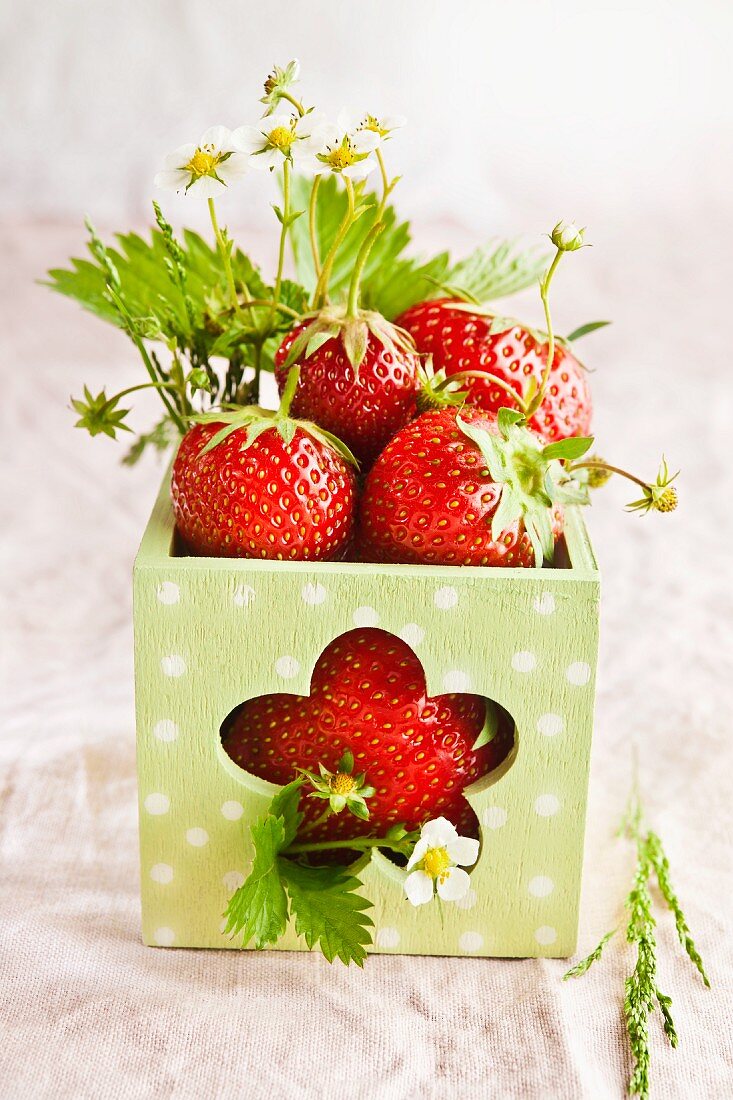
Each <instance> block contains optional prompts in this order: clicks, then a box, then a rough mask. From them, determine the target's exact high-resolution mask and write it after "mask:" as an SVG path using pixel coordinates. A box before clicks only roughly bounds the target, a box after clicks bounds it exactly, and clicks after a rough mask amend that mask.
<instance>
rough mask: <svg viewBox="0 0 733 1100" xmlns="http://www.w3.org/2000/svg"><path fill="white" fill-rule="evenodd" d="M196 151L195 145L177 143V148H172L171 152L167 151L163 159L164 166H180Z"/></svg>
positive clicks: (186, 162)
mask: <svg viewBox="0 0 733 1100" xmlns="http://www.w3.org/2000/svg"><path fill="white" fill-rule="evenodd" d="M195 152H196V146H195V145H191V144H188V145H179V146H178V148H177V149H174V150H173V152H172V153H169V154H168V156H167V157H165V159H164V160H163V167H164V168H182V167H183V166H184V164H188V162H189V161H190V159H191V157H192V156H193V155H194V153H195Z"/></svg>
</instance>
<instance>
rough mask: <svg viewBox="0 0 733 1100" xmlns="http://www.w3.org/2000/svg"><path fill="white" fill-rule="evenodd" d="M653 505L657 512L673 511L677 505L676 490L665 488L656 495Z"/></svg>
mask: <svg viewBox="0 0 733 1100" xmlns="http://www.w3.org/2000/svg"><path fill="white" fill-rule="evenodd" d="M654 507H655V508H656V510H657V511H658V512H674V510H675V508H676V507H677V490H676V489H672V488H670V489H665V490H664V492H663V493H661V494H660V496H658V497H657V500H656V502H655V504H654Z"/></svg>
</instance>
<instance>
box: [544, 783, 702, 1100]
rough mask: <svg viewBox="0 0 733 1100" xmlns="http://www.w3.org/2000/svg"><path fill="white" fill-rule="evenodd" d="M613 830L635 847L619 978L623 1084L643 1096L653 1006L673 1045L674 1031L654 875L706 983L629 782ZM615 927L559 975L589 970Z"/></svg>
mask: <svg viewBox="0 0 733 1100" xmlns="http://www.w3.org/2000/svg"><path fill="white" fill-rule="evenodd" d="M619 834H620V835H623V836H625V837H626V838H627V839H629V840H631V841H633V842H634V844H635V847H636V869H635V871H634V879H633V882H632V886H631V890H630V891H629V893H628V895H627V897H626V901H625V909H626V911H627V913H628V923H627V926H626V940H627V942H628V943H630V944H632V945H634V946H635V948H636V961H635V964H634V969H633V971H632V972H631V974H630V975H629V977H628V978H626V980H625V982H624V1001H623V1012H624V1019H625V1022H626V1030H627V1033H628V1036H629V1047H630V1050H631V1056H632V1060H633V1069H632V1072H631V1077H630V1079H629V1083H628V1091H629V1094H630V1095H632V1096H639V1097H641V1100H647V1098H648V1096H649V1087H650V1084H649V1071H650V1066H651V1040H650V1034H649V1020H650V1018H651V1016H652V1015H653V1013H654V1011H655V1010H656V1009H659V1013H660V1016H661V1023H662V1027H663V1030H664V1034H665V1035H666V1037H667V1040H668V1042H669V1044H670V1046H672V1047H676V1046H677V1044H678V1035H677V1029H676V1027H675V1023H674V1018H673V1016H672V998H671V997H670V996H668V995H667V994H666V993H663V992H662V990H661V989H660V988H659V985H658V984H657V939H656V931H655V930H656V923H657V922H656V920H655V918H654V914H653V900H652V893H651V888H650V884H651V882H652V880H653V879H656V882H657V885H658V887H659V893H660V894H661V897H662V899H663V900H664V902H665V903H666V905H667V908H668V909H669V910H670V912H671V913H672V915H673V916H674V920H675V925H676V928H677V935H678V937H679V941H680V943H681V944H682V947H683V949H684V951H685V952H686V954H687V955H688V957H689V958H690V960H691V962H692V963H693V965H694V966H695V967H696V969H697V970H698V971H699V973H700V976H701V977H702V980H703V982H704V983H705V985H706V986H708V987H709V986H710V980H709V978H708V976H707V974H706V972H705V967H704V965H703V961H702V959H701V957H700V953H699V952H698V950H697V948H696V946H695V942H694V940H693V939H692V936H691V935H690V929H689V926H688V924H687V920H686V918H685V915H684V912H683V910H682V907H681V905H680V902H679V899H678V897H677V894H676V893H675V890H674V887H673V886H672V882H671V879H670V869H669V861H668V859H667V856H666V854H665V851H664V847H663V845H662V841H661V839H660V838H659V835H658V834H657V833H655V832H654V831H653V830H651V829H646V828H645V826H644V821H643V811H642V805H641V799H640V796H639V790H638V786H637V784H636V782H634V785H633V788H632V792H631V795H630V798H629V803H628V806H627V808H626V812H625V814H624V817H623V820H622V823H621V827H620V829H619ZM617 931H618V929H616V928H615V929H612V930H611V931H610V932H607V933H606V934H605V936H604V937H603V938H602V939H601V941H600V943H598V945H597V946H596V947H595V948H594V949H593V951H591V953H590V954H589V955H586V957H585V958H584V959H581V960H580V962H578V963H576V964H575V965H574V966H572V967H571V968H570V969H569V970H568V971H567V972H566V974H565V975H564V976H563V980H567V979H568V978H579V977H581V976H582V975H583V974H585V973H587V971H588V970H590V968H591V966H592V965H593V963H595V962H597V961H598V960H599V959H600V958H601V955H602V953H603V950H604V948H605V946H606V944H607V943H608V942H609V940H611V939H612V938H613V936H614V935H615V933H616V932H617Z"/></svg>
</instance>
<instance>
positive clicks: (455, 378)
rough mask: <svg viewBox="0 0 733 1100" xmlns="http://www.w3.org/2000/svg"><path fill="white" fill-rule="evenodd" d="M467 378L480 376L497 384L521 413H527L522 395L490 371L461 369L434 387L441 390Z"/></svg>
mask: <svg viewBox="0 0 733 1100" xmlns="http://www.w3.org/2000/svg"><path fill="white" fill-rule="evenodd" d="M468 378H480V379H482V380H483V381H484V382H486V381H489V382H491V383H492V384H493V385H495V386H499V387H500V388H501V389H502V390H504V391H505V392H506V393H507V394H508V395H509V396H510V397H511V398H512V400H513V401H514V402H515V403H516V404H517V405H518V406H519V408H520V409H521V411H522V412H523V413H525V414H526V413H527V406H526V404H525V402H524V399H523V398H522V395H521V394H519V393H517V391H516V390H514V389H512V387H511V386H510V385H509V383H508V382H505V381H504V380H503V379H502V378H498V377H497V376H496V375H495V374H491V372H490V371H485V370H462V371H459V372H458V373H457V374H451V375H449V376H448V377H447V378H446V379H445V381H444V382H441V383H440V385H438V386H436V389H437V390H438V391H440V390H443V389H445V388H446V387H447V386H448V385H450V383H451V382H458V384H459V385H460V383H461V382H463V381H464V380H465V379H468Z"/></svg>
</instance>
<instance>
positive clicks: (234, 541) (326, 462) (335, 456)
mask: <svg viewBox="0 0 733 1100" xmlns="http://www.w3.org/2000/svg"><path fill="white" fill-rule="evenodd" d="M296 377H297V371H296V372H295V373H294V376H293V382H292V383H291V384H290V386H289V392H288V394H287V395H286V397H285V398H284V399H283V403H282V404H281V406H280V410H279V412H278V413H274V414H273V413H267V412H265V411H262V410H259V409H246V408H245V409H240V410H235V411H233V412H221V413H212V414H209V415H208V416H207V418H206V422H205V423H199V424H196V425H194V427H193V428H191V429H190V431H188V432H187V433H186V435H185V436H184V437H183V440H182V442H181V446H180V448H179V450H178V454H177V456H176V460H175V463H174V465H173V480H172V485H171V491H172V495H173V507H174V511H175V515H176V526H177V528H178V531H179V533H180V535H181V537H182V539H183V541H184V543H185V544H186V546H187V548H188V549H189V551H190V552H192V553H194V554H209V555H214V556H220V557H244V558H275V559H277V560H283V559H286V560H308V561H329V560H334V559H337V558H340V557H343V555H344V553H345V552H346V550H347V548H348V545H349V541H350V538H351V533H352V528H353V523H354V516H355V505H356V495H355V477H354V474H353V473H352V470H351V468H350V466H349V464H348V461H347V457H348V452H347V451H345V449H343V448H342V447H341V446H340V444H339V441H338V440H335V439H333V437H330V436H328V435H327V434H326V433H324V432H322V431H320V429H318V428H316V427H315V425H309V424H307V423H304V422H302V421H295V420H290V419H289V418H288V417H287V406H288V401H289V397H290V394H291V392H292V389H293V387H294V383H295V378H296ZM212 444H213V446H212ZM204 452H205V453H204ZM339 452H341V453H339Z"/></svg>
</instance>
